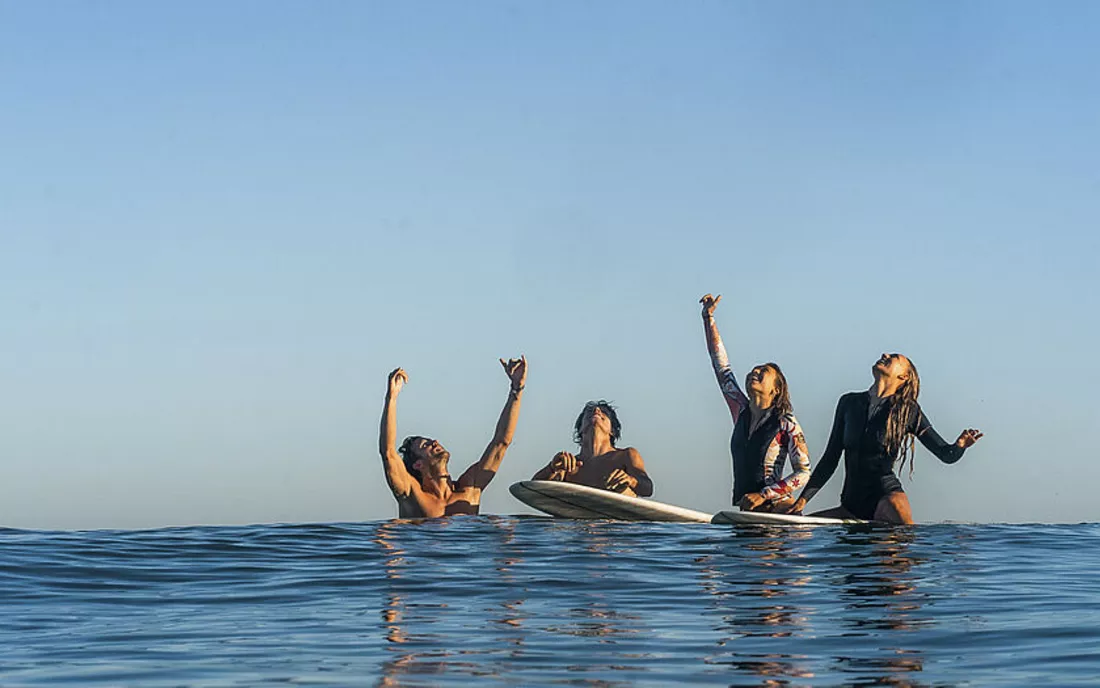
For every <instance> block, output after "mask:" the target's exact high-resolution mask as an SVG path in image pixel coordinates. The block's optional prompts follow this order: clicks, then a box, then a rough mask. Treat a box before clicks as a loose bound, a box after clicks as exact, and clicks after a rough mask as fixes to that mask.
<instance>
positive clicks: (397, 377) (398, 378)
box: [387, 368, 409, 397]
mask: <svg viewBox="0 0 1100 688" xmlns="http://www.w3.org/2000/svg"><path fill="white" fill-rule="evenodd" d="M408 381H409V375H408V373H406V372H405V371H404V370H402V369H401V368H394V370H393V372H392V373H390V378H389V388H388V389H387V393H388V394H389V395H390V396H391V397H396V396H397V395H398V394H400V393H401V388H402V387H404V386H405V383H406V382H408Z"/></svg>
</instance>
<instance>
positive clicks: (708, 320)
mask: <svg viewBox="0 0 1100 688" xmlns="http://www.w3.org/2000/svg"><path fill="white" fill-rule="evenodd" d="M703 330H704V331H705V332H706V335H707V351H708V352H709V353H710V363H711V365H712V366H714V376H715V377H717V378H718V387H719V388H720V389H721V390H722V396H724V397H725V398H726V405H727V406H729V409H730V414H731V415H732V416H733V422H734V423H736V422H737V417H738V416H740V415H741V411H743V410H744V409H745V408H746V407H747V406H748V405H749V398H748V397H746V396H745V393H744V392H742V391H741V387H740V385H738V384H737V376H736V375H734V374H733V370H732V369H731V368H730V361H729V357H728V356H726V347H725V346H724V345H723V344H722V337H721V335H719V334H718V324H717V323H715V322H714V316H709V315H708V316H706V317H704V318H703Z"/></svg>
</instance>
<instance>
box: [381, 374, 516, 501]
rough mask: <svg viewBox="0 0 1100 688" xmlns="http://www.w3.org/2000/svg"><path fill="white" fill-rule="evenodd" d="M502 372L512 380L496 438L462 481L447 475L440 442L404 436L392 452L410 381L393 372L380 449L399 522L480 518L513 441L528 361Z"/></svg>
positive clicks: (444, 457)
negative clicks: (399, 398)
mask: <svg viewBox="0 0 1100 688" xmlns="http://www.w3.org/2000/svg"><path fill="white" fill-rule="evenodd" d="M500 364H501V365H502V366H504V372H505V373H507V374H508V379H509V380H510V381H511V382H512V385H511V389H510V390H509V391H508V401H506V402H505V403H504V410H503V411H501V412H500V420H498V421H497V429H496V434H495V435H493V439H492V441H491V442H489V446H488V447H486V448H485V452H484V453H483V454H482V455H481V459H480V460H478V462H477V463H475V464H474V465H472V466H470V467H469V468H467V469H466V472H465V473H463V474H462V477H461V478H459V479H458V481H457V482H456V481H453V480H451V476H450V474H449V473H448V472H447V461H448V460H449V459H450V458H451V454H450V452H448V451H447V450H446V449H444V448H443V445H441V444H440V443H439V442H438V440H433V439H429V438H427V437H420V436H417V435H413V436H411V437H406V438H405V441H404V442H402V443H401V448H400V449H394V442H395V440H396V438H397V395H398V394H400V393H401V387H402V386H404V384H405V383H406V382H408V381H409V376H408V375H407V374H406V373H405V371H404V370H402V369H400V368H398V369H397V370H395V371H393V372H392V373H390V377H389V387H388V389H387V390H386V405H385V408H384V409H383V410H382V429H381V432H380V433H379V437H378V451H379V452H380V453H381V454H382V468H383V469H384V470H385V473H386V482H387V483H389V485H390V491H391V492H393V496H394V498H395V499H397V510H398V515H399V516H400V517H401V518H438V517H440V516H450V515H452V514H476V513H478V509H479V508H480V507H481V491H482V490H484V489H485V487H486V486H487V485H488V484H489V481H490V480H492V479H493V476H494V475H496V472H497V469H498V468H500V462H501V461H502V460H504V452H505V451H507V449H508V445H509V444H511V443H512V435H513V434H514V433H515V430H516V421H517V420H518V419H519V401H520V397H521V396H523V386H524V383H525V382H526V381H527V359H526V358H525V357H520V358H518V359H516V358H513V359H511V360H509V361H507V362H505V361H504V359H503V358H502V359H500Z"/></svg>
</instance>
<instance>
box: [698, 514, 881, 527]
mask: <svg viewBox="0 0 1100 688" xmlns="http://www.w3.org/2000/svg"><path fill="white" fill-rule="evenodd" d="M711 523H723V524H725V523H730V524H736V523H742V524H744V523H751V524H756V525H771V526H840V525H852V524H857V523H870V521H864V520H862V519H858V518H822V517H821V516H795V515H793V514H769V513H765V512H761V511H719V512H718V513H716V514H715V515H714V518H713V519H711Z"/></svg>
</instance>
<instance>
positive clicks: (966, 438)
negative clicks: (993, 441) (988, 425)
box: [955, 428, 982, 449]
mask: <svg viewBox="0 0 1100 688" xmlns="http://www.w3.org/2000/svg"><path fill="white" fill-rule="evenodd" d="M981 438H982V433H981V432H980V431H978V430H975V429H974V428H967V429H966V430H963V431H962V432H961V433H959V439H957V440H955V446H956V447H958V448H960V449H966V448H967V447H973V446H974V443H976V442H977V441H978V440H980V439H981Z"/></svg>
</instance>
